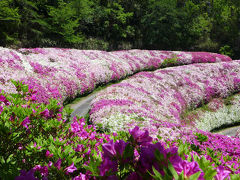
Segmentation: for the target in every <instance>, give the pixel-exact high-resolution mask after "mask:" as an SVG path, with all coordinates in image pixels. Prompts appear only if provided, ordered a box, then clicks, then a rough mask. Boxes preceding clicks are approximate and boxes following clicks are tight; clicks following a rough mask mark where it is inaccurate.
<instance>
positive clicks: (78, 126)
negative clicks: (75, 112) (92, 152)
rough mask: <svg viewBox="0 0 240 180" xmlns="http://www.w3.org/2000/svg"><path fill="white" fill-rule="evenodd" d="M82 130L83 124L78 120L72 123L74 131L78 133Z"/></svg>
mask: <svg viewBox="0 0 240 180" xmlns="http://www.w3.org/2000/svg"><path fill="white" fill-rule="evenodd" d="M80 130H81V126H80V125H79V124H78V122H76V121H75V122H73V123H72V124H71V131H72V132H73V133H77V132H79V131H80Z"/></svg>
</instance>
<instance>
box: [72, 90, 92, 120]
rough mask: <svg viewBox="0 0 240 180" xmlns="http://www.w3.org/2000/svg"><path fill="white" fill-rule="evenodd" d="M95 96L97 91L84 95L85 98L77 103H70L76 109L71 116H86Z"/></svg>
mask: <svg viewBox="0 0 240 180" xmlns="http://www.w3.org/2000/svg"><path fill="white" fill-rule="evenodd" d="M95 96H96V94H95V93H94V94H89V95H88V96H86V97H84V99H83V100H80V101H79V102H77V103H76V104H70V105H69V106H70V108H71V109H73V110H74V111H73V112H72V114H71V118H73V117H74V116H76V115H78V116H85V115H86V114H87V113H88V111H89V109H90V104H91V101H92V100H93V99H94V97H95Z"/></svg>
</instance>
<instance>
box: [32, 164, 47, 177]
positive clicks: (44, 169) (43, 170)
mask: <svg viewBox="0 0 240 180" xmlns="http://www.w3.org/2000/svg"><path fill="white" fill-rule="evenodd" d="M33 169H34V170H35V171H38V172H40V174H41V175H42V176H47V175H48V167H47V166H41V165H36V166H35V167H34V168H33Z"/></svg>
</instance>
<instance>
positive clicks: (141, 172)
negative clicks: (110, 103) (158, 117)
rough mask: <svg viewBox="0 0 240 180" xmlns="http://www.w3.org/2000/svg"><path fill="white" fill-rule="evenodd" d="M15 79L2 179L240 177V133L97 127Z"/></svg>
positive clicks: (5, 108) (1, 101) (5, 98)
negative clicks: (175, 133)
mask: <svg viewBox="0 0 240 180" xmlns="http://www.w3.org/2000/svg"><path fill="white" fill-rule="evenodd" d="M13 83H14V84H15V87H16V89H17V93H16V94H11V95H8V94H5V93H1V94H0V107H1V108H0V119H1V121H0V128H1V131H0V135H1V139H0V152H1V154H0V178H1V179H16V180H24V179H29V180H37V179H74V180H81V179H128V180H131V179H166V180H167V179H192V180H197V179H206V180H212V179H230V178H231V179H239V178H240V175H239V173H240V162H239V159H240V151H239V149H240V148H239V145H240V139H239V138H229V137H226V136H221V135H213V134H211V133H207V132H203V131H200V130H198V131H197V132H192V131H185V130H183V129H184V128H185V127H184V126H182V125H178V126H179V128H178V130H180V129H181V128H180V126H181V127H182V130H183V131H181V132H180V133H181V137H182V138H181V139H178V140H176V139H175V140H168V141H163V140H162V139H161V137H160V136H159V137H157V138H154V139H153V138H152V137H151V136H149V133H148V131H142V130H140V128H139V127H135V128H133V129H130V130H129V131H128V132H118V134H116V133H103V132H102V133H101V132H96V130H97V129H96V127H95V126H94V125H89V124H87V122H86V121H85V120H84V119H82V118H74V120H73V121H72V122H71V123H69V118H68V113H67V111H66V109H64V108H62V107H61V106H60V105H59V103H57V101H56V100H51V101H50V103H49V104H48V105H46V104H41V103H38V102H36V98H35V95H36V93H37V92H36V91H34V90H32V89H29V88H28V87H27V86H26V85H24V84H23V83H21V82H13ZM161 126H162V127H164V126H165V127H167V128H174V127H176V125H174V124H172V123H165V124H164V123H162V124H161Z"/></svg>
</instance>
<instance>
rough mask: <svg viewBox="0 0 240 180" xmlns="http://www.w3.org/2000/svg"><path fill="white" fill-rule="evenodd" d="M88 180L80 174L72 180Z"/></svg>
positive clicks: (84, 175)
mask: <svg viewBox="0 0 240 180" xmlns="http://www.w3.org/2000/svg"><path fill="white" fill-rule="evenodd" d="M88 179H89V178H87V176H86V174H82V173H80V174H79V176H76V177H74V178H73V180H88Z"/></svg>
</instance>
